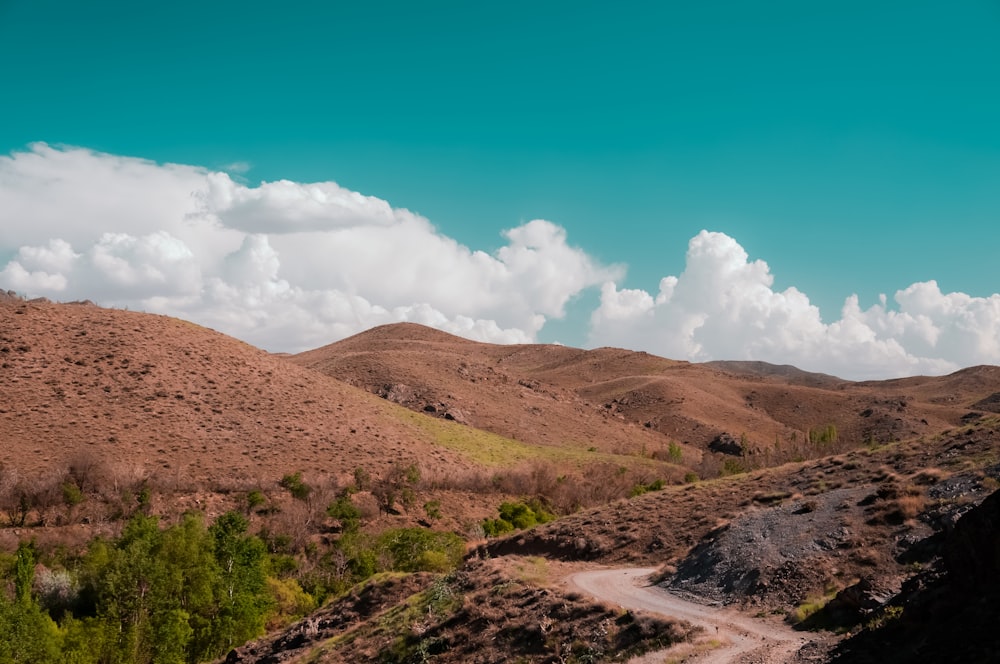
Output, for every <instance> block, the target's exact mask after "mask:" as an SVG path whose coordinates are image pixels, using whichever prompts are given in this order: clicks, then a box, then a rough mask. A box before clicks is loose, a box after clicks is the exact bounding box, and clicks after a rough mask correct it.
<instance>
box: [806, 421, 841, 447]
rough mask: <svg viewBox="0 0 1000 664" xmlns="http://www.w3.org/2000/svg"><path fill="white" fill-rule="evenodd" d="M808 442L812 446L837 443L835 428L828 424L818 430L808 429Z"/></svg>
mask: <svg viewBox="0 0 1000 664" xmlns="http://www.w3.org/2000/svg"><path fill="white" fill-rule="evenodd" d="M808 435H809V442H810V443H812V444H814V445H820V444H825V443H835V442H837V427H835V426H834V425H832V424H828V425H826V426H825V427H821V428H819V429H809V432H808Z"/></svg>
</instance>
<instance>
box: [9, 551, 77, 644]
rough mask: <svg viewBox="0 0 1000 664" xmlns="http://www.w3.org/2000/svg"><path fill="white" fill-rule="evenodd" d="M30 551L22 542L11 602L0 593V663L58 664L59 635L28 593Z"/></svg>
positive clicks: (32, 567)
mask: <svg viewBox="0 0 1000 664" xmlns="http://www.w3.org/2000/svg"><path fill="white" fill-rule="evenodd" d="M34 574H35V556H34V550H33V548H32V547H31V546H30V545H28V544H25V543H22V544H21V545H20V546H19V547H18V549H17V561H16V563H15V569H14V600H13V602H11V601H10V600H9V599H8V598H7V596H6V594H5V593H3V592H0V662H4V663H5V664H6V663H7V662H26V663H31V664H36V663H37V664H49V662H52V663H53V664H55V663H56V662H61V661H62V660H61V659H60V657H59V654H60V651H61V649H62V634H61V633H60V631H59V628H58V627H57V626H56V624H55V622H54V621H53V620H52V618H50V617H49V615H48V614H47V613H45V611H43V610H42V608H41V607H40V606H39V604H38V601H37V600H36V599H35V598H34V597H33V596H32V594H31V585H32V581H33V580H34Z"/></svg>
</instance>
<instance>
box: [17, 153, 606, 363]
mask: <svg viewBox="0 0 1000 664" xmlns="http://www.w3.org/2000/svg"><path fill="white" fill-rule="evenodd" d="M504 235H505V237H506V241H507V242H506V245H505V246H504V247H502V248H501V249H500V250H499V251H498V252H496V253H495V254H494V255H490V254H487V253H484V252H482V251H474V250H471V249H469V248H467V247H464V246H462V245H461V244H459V243H458V242H456V241H455V240H453V239H451V238H449V237H446V236H444V235H442V234H440V233H439V232H438V231H437V230H436V229H435V228H434V227H433V226H432V225H431V223H430V222H429V221H428V220H427V219H425V218H423V217H421V216H420V215H417V214H414V213H411V212H409V211H408V210H403V209H398V208H393V207H392V206H390V205H389V204H388V203H387V202H386V201H383V200H380V199H378V198H374V197H371V196H364V195H362V194H359V193H357V192H353V191H349V190H347V189H344V188H342V187H340V186H338V185H337V184H335V183H332V182H321V183H314V184H299V183H295V182H289V181H286V180H282V181H278V182H264V183H261V184H260V185H259V186H256V187H248V186H245V185H243V184H241V183H239V182H236V181H234V180H233V179H231V178H230V177H229V175H227V174H226V173H221V172H212V171H208V170H206V169H202V168H196V167H192V166H182V165H172V164H168V165H161V164H156V163H154V162H150V161H146V160H142V159H134V158H128V157H119V156H115V155H108V154H102V153H97V152H93V151H90V150H85V149H79V148H55V147H51V146H48V145H45V144H41V143H39V144H35V145H32V146H31V147H30V150H28V151H25V152H17V153H14V154H12V155H11V156H9V157H3V158H0V255H3V253H4V252H7V253H11V252H13V257H12V258H11V259H10V260H9V261H7V262H6V264H5V265H0V286H3V287H4V288H6V289H13V290H16V291H18V292H22V293H27V294H29V295H32V296H46V297H50V298H53V299H58V300H73V299H93V300H96V301H98V302H100V303H101V304H103V305H105V306H118V307H124V306H127V307H130V308H134V309H141V310H145V311H152V312H157V313H166V314H171V315H176V316H181V317H185V318H189V319H191V320H194V321H197V322H199V323H201V324H204V325H208V326H211V327H214V328H216V329H219V330H221V331H224V332H226V333H228V334H231V335H234V336H236V337H239V338H241V339H244V340H246V341H248V342H250V343H253V344H255V345H257V346H260V347H263V348H268V349H271V350H285V351H298V350H304V349H307V348H313V347H316V346H319V345H322V344H325V343H329V342H331V341H333V340H335V339H339V338H342V337H345V336H348V335H350V334H353V333H356V332H360V331H361V330H364V329H367V328H369V327H372V326H374V325H379V324H382V323H390V322H398V321H412V322H418V323H424V324H427V325H432V326H434V327H437V328H440V329H443V330H446V331H449V332H453V333H456V334H460V335H463V336H466V337H471V338H475V339H480V340H484V341H492V342H500V343H512V342H530V341H533V340H534V339H535V338H536V335H537V333H538V331H539V330H540V329H541V327H542V326H543V325H544V324H545V321H546V320H547V319H549V318H558V317H561V316H563V315H564V313H565V307H566V304H567V302H568V301H569V300H570V299H571V298H573V297H574V296H575V295H576V294H578V293H579V292H580V291H581V290H583V289H585V288H588V287H591V286H595V285H597V284H600V283H601V282H603V281H606V280H609V279H612V280H614V279H617V278H619V277H620V276H621V270H620V268H616V267H605V266H602V265H599V264H598V263H597V262H595V261H594V260H592V259H591V258H590V257H589V256H588V255H587V254H586V253H584V252H583V251H582V250H580V249H577V248H574V247H571V246H570V245H569V244H567V239H566V233H565V231H564V230H563V229H562V228H560V227H559V226H556V225H555V224H552V223H550V222H547V221H543V220H535V221H530V222H528V223H526V224H523V225H522V226H518V227H516V228H513V229H510V230H508V231H506V232H505V233H504Z"/></svg>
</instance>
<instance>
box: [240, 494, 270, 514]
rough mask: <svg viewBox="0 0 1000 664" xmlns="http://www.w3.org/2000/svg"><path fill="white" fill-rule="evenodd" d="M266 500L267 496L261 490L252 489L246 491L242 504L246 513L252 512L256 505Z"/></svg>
mask: <svg viewBox="0 0 1000 664" xmlns="http://www.w3.org/2000/svg"><path fill="white" fill-rule="evenodd" d="M266 502H267V498H266V497H265V496H264V494H263V493H262V492H261V491H258V490H257V489H254V490H252V491H248V492H247V495H246V496H245V497H244V498H243V504H244V505H245V506H246V512H247V514H250V513H252V512H253V511H254V510H256V509H257V508H258V507H261V506H262V505H264V504H265V503H266Z"/></svg>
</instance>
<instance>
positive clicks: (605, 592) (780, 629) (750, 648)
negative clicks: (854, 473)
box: [567, 567, 808, 664]
mask: <svg viewBox="0 0 1000 664" xmlns="http://www.w3.org/2000/svg"><path fill="white" fill-rule="evenodd" d="M656 571H657V570H655V569H653V568H646V567H639V568H627V569H601V570H592V571H589V572H577V573H576V574H573V575H571V576H569V577H568V578H567V583H568V585H569V586H570V587H572V588H575V589H576V590H577V591H579V592H581V593H584V594H588V595H590V596H592V597H594V598H596V599H598V600H601V601H604V602H610V603H612V604H617V605H618V606H621V607H622V608H625V609H629V610H632V611H648V612H651V613H658V614H660V615H663V616H667V617H670V618H679V619H681V620H686V621H688V622H690V623H692V624H694V625H699V626H701V627H703V628H704V629H705V632H706V635H707V636H708V637H709V638H713V637H714V638H717V639H718V640H719V641H720V642H722V644H723V647H720V648H716V649H713V650H710V651H708V652H706V653H704V654H702V655H700V656H699V657H698V658H697V659H692V660H685V661H697V662H699V663H700V664H723V663H730V662H740V661H745V660H749V659H752V660H753V661H755V662H763V663H766V664H783V663H784V662H786V661H788V659H789V658H791V657H792V655H793V654H794V653H795V652H796V651H798V650H799V648H801V647H802V646H803V645H804V644H806V643H807V642H808V639H806V638H804V637H803V635H802V634H801V633H799V632H796V631H794V630H793V629H791V628H790V627H788V626H786V625H782V624H777V623H773V622H768V621H766V620H761V619H757V618H753V617H751V616H748V615H746V614H743V613H740V612H738V611H735V610H733V609H726V608H719V607H714V606H706V605H704V604H696V603H694V602H690V601H687V600H685V599H681V598H680V597H678V596H676V595H674V594H672V593H670V592H669V591H667V590H664V589H663V588H661V587H659V586H655V585H651V584H650V582H649V580H648V577H649V576H650V575H651V574H653V573H654V572H656ZM751 654H752V655H753V657H752V658H751V657H750V656H751Z"/></svg>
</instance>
